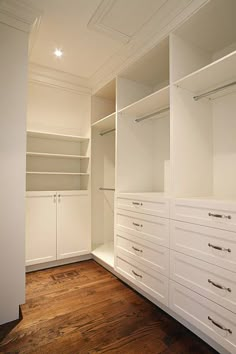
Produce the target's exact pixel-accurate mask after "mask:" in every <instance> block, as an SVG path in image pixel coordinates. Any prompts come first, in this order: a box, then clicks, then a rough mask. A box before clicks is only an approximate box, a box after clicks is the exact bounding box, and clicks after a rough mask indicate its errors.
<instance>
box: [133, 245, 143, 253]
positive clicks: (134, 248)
mask: <svg viewBox="0 0 236 354" xmlns="http://www.w3.org/2000/svg"><path fill="white" fill-rule="evenodd" d="M132 248H133V250H135V251H137V252H141V253H142V252H143V250H140V249H138V248H136V247H134V246H132Z"/></svg>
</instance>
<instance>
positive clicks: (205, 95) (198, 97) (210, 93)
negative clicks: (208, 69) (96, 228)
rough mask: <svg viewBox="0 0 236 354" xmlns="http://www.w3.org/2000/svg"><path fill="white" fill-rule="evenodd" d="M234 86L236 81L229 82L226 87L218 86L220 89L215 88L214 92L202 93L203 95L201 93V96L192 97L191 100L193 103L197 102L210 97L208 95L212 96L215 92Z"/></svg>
mask: <svg viewBox="0 0 236 354" xmlns="http://www.w3.org/2000/svg"><path fill="white" fill-rule="evenodd" d="M234 85H236V81H233V82H230V83H229V84H226V85H223V86H220V87H217V88H215V89H214V90H211V91H207V92H204V93H202V94H201V95H198V96H194V97H193V99H194V100H195V101H198V100H200V99H201V98H204V97H207V96H210V95H212V94H213V93H216V92H218V91H221V90H225V89H226V88H228V87H231V86H234Z"/></svg>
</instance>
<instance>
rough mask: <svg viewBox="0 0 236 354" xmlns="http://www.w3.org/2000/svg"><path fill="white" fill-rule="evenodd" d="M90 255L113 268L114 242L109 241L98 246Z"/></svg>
mask: <svg viewBox="0 0 236 354" xmlns="http://www.w3.org/2000/svg"><path fill="white" fill-rule="evenodd" d="M92 255H93V256H95V257H97V258H99V259H100V260H101V261H103V262H104V263H106V264H108V265H109V266H111V267H114V242H113V241H111V242H107V243H104V244H102V245H99V246H98V247H96V248H95V249H94V250H93V251H92Z"/></svg>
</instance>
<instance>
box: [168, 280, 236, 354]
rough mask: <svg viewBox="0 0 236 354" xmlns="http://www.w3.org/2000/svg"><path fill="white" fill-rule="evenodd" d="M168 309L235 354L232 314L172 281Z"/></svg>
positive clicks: (235, 328)
mask: <svg viewBox="0 0 236 354" xmlns="http://www.w3.org/2000/svg"><path fill="white" fill-rule="evenodd" d="M169 307H170V308H171V310H173V311H174V312H176V313H177V314H178V315H180V316H181V317H183V318H184V319H185V320H187V321H188V322H189V323H191V324H192V325H193V326H195V327H197V328H198V329H199V330H201V331H202V332H203V333H205V334H206V335H208V336H209V337H210V338H212V339H213V340H215V341H216V342H217V343H219V344H220V345H221V346H222V347H224V348H225V349H227V350H228V351H229V352H230V353H236V315H235V314H234V313H232V312H231V311H228V310H226V309H225V308H223V307H221V306H219V305H217V304H216V303H214V302H212V301H210V300H208V299H206V298H205V297H203V296H201V295H199V294H197V293H195V292H193V291H191V290H190V289H187V288H186V287H184V286H182V285H180V284H178V283H176V282H174V281H170V286H169Z"/></svg>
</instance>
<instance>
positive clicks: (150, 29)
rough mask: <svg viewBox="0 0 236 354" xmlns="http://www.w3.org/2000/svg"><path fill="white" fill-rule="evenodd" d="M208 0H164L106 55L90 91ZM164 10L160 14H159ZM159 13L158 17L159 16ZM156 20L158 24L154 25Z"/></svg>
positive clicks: (120, 70)
mask: <svg viewBox="0 0 236 354" xmlns="http://www.w3.org/2000/svg"><path fill="white" fill-rule="evenodd" d="M208 1H209V0H181V1H180V0H168V1H167V2H166V3H165V5H164V6H163V8H162V12H161V13H157V16H154V17H153V18H152V21H150V22H149V23H148V25H147V26H146V28H145V31H143V33H142V34H141V35H140V34H139V33H137V34H136V36H134V37H133V38H132V39H131V40H130V41H129V42H128V43H126V44H125V45H124V46H123V48H122V49H120V50H119V55H117V53H116V54H115V55H114V56H112V57H110V58H109V59H108V61H107V62H106V63H104V65H103V66H102V67H101V68H99V70H98V71H97V72H96V73H94V74H93V75H92V76H91V77H90V79H89V82H90V86H91V87H92V88H93V90H94V91H96V90H98V89H99V88H101V87H102V86H103V85H104V84H106V83H107V82H109V81H110V80H112V79H113V78H114V77H116V76H117V75H119V73H120V72H122V71H123V70H124V69H125V68H126V67H128V66H129V65H131V64H132V63H133V62H135V61H136V60H137V59H139V58H140V57H141V56H142V55H144V54H145V53H147V52H148V51H149V50H150V49H152V48H153V47H154V46H156V45H157V44H158V42H160V40H162V39H163V38H165V37H166V36H167V35H169V34H170V33H171V32H172V31H173V30H175V29H176V28H177V27H178V26H179V25H180V24H181V23H183V22H184V21H185V20H187V19H188V18H189V17H190V16H191V15H192V14H193V13H195V12H196V11H198V10H199V9H200V8H201V7H202V6H203V5H205V4H206V3H207V2H208ZM163 14H164V15H163ZM160 15H161V17H160ZM157 24H158V25H157Z"/></svg>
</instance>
